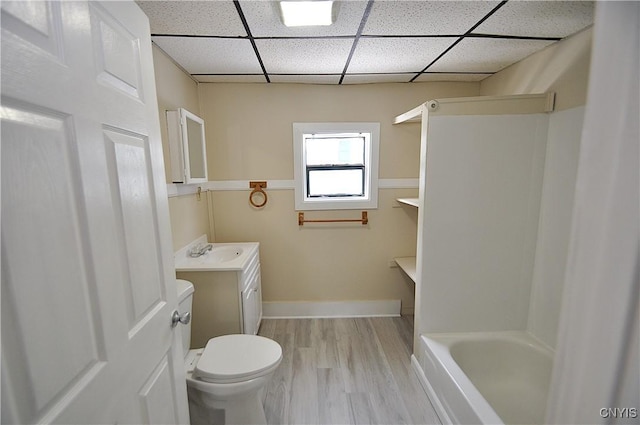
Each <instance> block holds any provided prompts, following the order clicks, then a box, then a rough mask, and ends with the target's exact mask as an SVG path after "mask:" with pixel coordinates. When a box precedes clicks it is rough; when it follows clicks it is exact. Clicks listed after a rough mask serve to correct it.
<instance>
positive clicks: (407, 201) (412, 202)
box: [396, 198, 418, 208]
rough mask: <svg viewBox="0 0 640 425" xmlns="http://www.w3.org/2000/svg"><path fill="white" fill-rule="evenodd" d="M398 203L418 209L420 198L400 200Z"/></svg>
mask: <svg viewBox="0 0 640 425" xmlns="http://www.w3.org/2000/svg"><path fill="white" fill-rule="evenodd" d="M396 201H398V202H400V203H401V204H405V205H411V206H412V207H416V208H418V198H398V199H396Z"/></svg>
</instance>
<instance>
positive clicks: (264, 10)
mask: <svg viewBox="0 0 640 425" xmlns="http://www.w3.org/2000/svg"><path fill="white" fill-rule="evenodd" d="M337 4H339V9H338V13H337V17H336V21H335V22H334V23H333V25H329V26H318V27H287V26H285V25H284V24H283V23H282V20H281V19H280V9H279V7H278V2H276V1H255V0H251V1H246V0H242V1H240V6H241V8H242V11H243V13H244V15H245V17H246V19H247V24H248V25H249V28H250V30H251V35H253V36H254V37H326V36H344V35H348V36H355V34H356V33H357V32H358V27H359V26H360V21H362V16H363V15H364V10H365V7H366V5H367V2H366V1H362V0H359V1H342V2H339V3H337Z"/></svg>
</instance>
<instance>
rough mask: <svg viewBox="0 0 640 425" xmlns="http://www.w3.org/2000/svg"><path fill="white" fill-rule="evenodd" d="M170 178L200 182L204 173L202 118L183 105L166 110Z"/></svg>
mask: <svg viewBox="0 0 640 425" xmlns="http://www.w3.org/2000/svg"><path fill="white" fill-rule="evenodd" d="M167 130H168V133H169V151H170V153H171V181H172V182H173V183H204V182H206V181H207V180H208V177H207V148H206V143H205V138H204V121H203V120H202V118H200V117H199V116H197V115H195V114H192V113H191V112H189V111H187V110H186V109H183V108H180V109H178V110H177V111H167Z"/></svg>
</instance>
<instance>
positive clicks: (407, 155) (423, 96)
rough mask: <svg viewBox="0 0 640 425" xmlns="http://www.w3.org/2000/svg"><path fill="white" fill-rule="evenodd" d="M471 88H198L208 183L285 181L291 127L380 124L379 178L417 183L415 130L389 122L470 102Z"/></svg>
mask: <svg viewBox="0 0 640 425" xmlns="http://www.w3.org/2000/svg"><path fill="white" fill-rule="evenodd" d="M478 94H479V85H478V83H411V84H363V85H352V86H338V85H325V86H322V85H302V84H214V83H204V84H200V101H201V107H202V117H203V118H204V120H205V123H206V126H207V127H206V128H207V155H208V157H209V162H208V167H209V168H208V170H209V180H245V179H262V180H265V179H267V180H268V179H285V180H286V179H293V148H292V143H293V142H292V128H291V125H292V123H294V122H314V121H320V122H322V121H377V122H380V124H381V126H380V171H379V177H380V178H382V179H389V178H407V177H413V178H417V177H418V157H419V151H420V146H419V140H420V126H419V125H409V126H406V125H405V126H393V125H392V124H391V123H392V120H393V118H394V117H395V116H396V115H398V114H401V113H403V112H406V111H407V110H409V109H411V108H413V107H415V106H417V105H419V104H421V103H423V102H426V101H427V100H429V99H433V98H439V97H458V96H476V95H478Z"/></svg>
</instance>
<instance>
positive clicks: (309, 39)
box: [137, 0, 594, 84]
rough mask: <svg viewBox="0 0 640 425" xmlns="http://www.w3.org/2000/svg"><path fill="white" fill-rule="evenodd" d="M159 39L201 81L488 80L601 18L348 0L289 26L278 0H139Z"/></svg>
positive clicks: (476, 5) (456, 4)
mask: <svg viewBox="0 0 640 425" xmlns="http://www.w3.org/2000/svg"><path fill="white" fill-rule="evenodd" d="M137 3H138V4H139V5H140V7H141V8H142V9H143V11H144V12H145V13H146V14H147V16H148V17H149V21H150V25H151V33H152V34H151V35H152V40H153V42H154V43H155V44H156V45H157V46H158V47H160V48H161V49H162V50H164V51H165V52H166V53H167V54H168V55H169V56H171V57H172V58H173V59H174V60H175V61H176V62H177V63H178V64H180V66H182V67H183V68H184V69H185V70H186V71H187V72H188V73H190V74H191V75H192V76H193V78H195V79H196V80H197V81H200V82H263V83H281V82H282V83H310V84H360V83H378V82H404V83H408V82H414V81H415V82H421V81H481V80H482V79H484V78H486V77H488V76H490V75H493V74H494V73H496V72H498V71H500V70H501V69H504V68H505V67H507V66H509V65H511V64H512V63H515V62H518V61H520V60H522V59H524V58H525V57H527V56H529V55H531V54H532V53H535V52H536V51H538V50H541V49H543V48H545V47H547V46H548V45H550V44H552V43H555V42H557V41H558V40H561V39H562V38H564V37H567V36H569V35H572V34H574V33H576V32H579V31H581V30H583V29H584V28H586V27H588V26H590V25H591V24H592V23H593V8H594V2H592V1H526V0H518V1H516V0H504V1H498V0H486V1H485V0H481V1H455V0H453V1H430V0H347V1H340V2H337V4H338V6H339V9H338V13H337V19H336V22H334V24H333V25H330V26H325V27H302V28H301V27H295V28H289V27H286V26H284V24H283V23H282V21H281V19H280V16H279V11H278V2H276V1H265V0H210V1H175V0H174V1H138V2H137Z"/></svg>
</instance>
